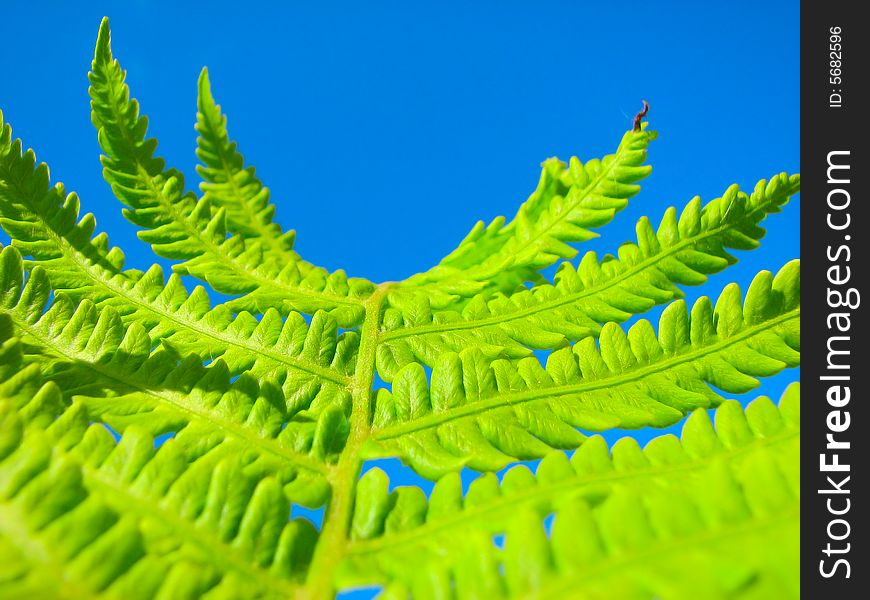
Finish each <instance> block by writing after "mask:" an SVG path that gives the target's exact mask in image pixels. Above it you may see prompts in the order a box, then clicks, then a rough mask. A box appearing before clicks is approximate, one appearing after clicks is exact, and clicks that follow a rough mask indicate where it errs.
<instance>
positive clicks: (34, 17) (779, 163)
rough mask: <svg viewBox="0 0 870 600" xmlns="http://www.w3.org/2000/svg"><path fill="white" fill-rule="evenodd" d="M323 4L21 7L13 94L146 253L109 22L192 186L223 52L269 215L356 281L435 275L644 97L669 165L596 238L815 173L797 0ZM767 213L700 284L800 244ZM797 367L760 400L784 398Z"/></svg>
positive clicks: (309, 252) (598, 244) (122, 232)
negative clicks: (135, 218) (106, 71)
mask: <svg viewBox="0 0 870 600" xmlns="http://www.w3.org/2000/svg"><path fill="white" fill-rule="evenodd" d="M265 4H266V5H268V3H265ZM314 4H315V3H305V4H304V5H303V4H302V3H286V5H282V6H281V7H280V8H278V7H277V6H278V4H277V3H274V5H273V6H270V7H268V8H266V7H265V6H261V7H251V6H245V7H244V8H241V6H242V5H241V4H235V3H233V4H230V3H221V2H216V3H209V4H208V5H207V6H208V9H207V10H203V8H202V7H204V6H206V4H203V3H183V2H171V3H170V2H146V1H138V2H136V1H134V2H125V3H100V2H89V3H88V5H87V7H82V6H75V5H72V4H66V5H61V3H59V2H57V3H54V2H48V3H44V5H43V6H35V3H30V2H27V3H25V2H18V1H12V2H6V3H4V24H5V27H4V36H5V44H4V46H5V50H4V52H2V53H0V70H2V73H3V77H2V83H0V109H2V110H3V111H4V118H5V119H6V120H7V121H9V122H11V123H12V124H13V127H15V132H16V135H18V136H21V137H22V138H23V139H24V142H25V145H27V146H30V147H33V148H34V149H35V150H36V152H37V155H38V157H39V158H40V160H44V161H46V162H47V163H48V164H49V166H50V167H51V171H52V177H53V179H54V180H62V181H64V182H65V184H66V185H67V188H68V189H71V190H76V191H77V192H79V194H80V196H81V199H82V205H83V207H84V209H85V210H86V211H91V212H93V213H94V214H95V215H96V217H97V220H98V223H99V225H100V228H101V229H105V230H107V231H109V232H110V235H111V239H112V241H113V243H114V244H117V245H119V246H121V247H122V248H123V249H124V251H125V252H126V254H127V256H128V261H129V265H130V266H136V267H140V268H141V267H147V266H148V265H149V264H150V263H151V262H153V258H152V255H151V254H150V250H149V249H148V248H147V246H145V245H144V244H143V243H142V242H140V241H139V240H138V239H137V238H136V237H135V228H134V227H133V226H132V225H130V224H128V223H127V222H126V221H125V220H124V219H123V218H122V217H121V214H120V208H119V204H118V202H117V201H116V200H115V199H114V198H113V197H112V195H111V192H110V190H109V189H108V187H107V186H106V184H105V183H104V182H103V180H102V177H101V173H100V166H99V160H98V156H99V149H98V146H97V141H96V135H95V132H94V131H93V128H92V126H91V124H90V120H89V107H88V97H87V78H86V74H87V70H88V68H89V64H90V59H91V56H92V52H93V45H94V41H95V38H96V32H97V27H98V25H99V21H100V18H101V17H102V16H103V15H104V14H107V15H109V16H110V18H111V20H112V30H113V46H114V50H115V54H116V56H117V57H118V58H119V59H120V60H121V62H122V64H123V65H124V66H125V68H127V69H128V71H129V77H128V81H129V83H130V84H131V87H132V90H133V95H134V96H135V97H137V98H138V99H139V100H140V101H141V102H142V105H143V111H144V112H145V113H146V114H148V115H149V117H150V119H151V129H150V133H151V134H152V135H156V136H157V137H158V138H159V140H160V147H159V151H160V152H161V153H162V155H163V156H165V157H166V158H167V160H168V162H169V163H170V164H172V165H174V166H176V167H178V168H180V169H182V170H183V171H185V172H186V173H187V175H188V185H189V187H193V186H195V185H196V183H197V180H196V176H195V172H194V170H193V167H194V165H195V164H196V158H195V156H194V153H193V151H194V147H195V137H196V136H195V132H194V130H193V124H194V122H195V115H196V112H195V111H196V109H195V102H196V78H197V75H198V73H199V70H200V69H201V68H202V66H204V65H207V66H208V67H209V70H210V73H211V78H212V86H213V91H214V94H215V96H216V98H217V100H218V102H219V103H221V104H222V106H223V108H224V109H225V111H226V112H227V113H228V114H229V127H230V133H231V136H232V137H233V138H234V139H236V140H238V141H239V143H240V147H241V150H242V152H243V153H244V154H245V156H246V158H247V159H248V161H249V162H250V163H251V164H254V165H256V166H257V168H258V173H259V175H260V176H261V177H262V178H263V179H264V181H265V182H266V183H267V185H269V186H270V188H271V189H272V199H273V202H274V203H275V204H277V206H278V211H277V220H278V221H279V222H280V223H281V224H282V225H283V226H284V227H286V228H293V229H296V230H297V232H298V243H297V249H298V250H299V251H300V253H302V254H303V256H305V257H306V258H307V259H308V260H311V261H313V262H315V263H317V264H321V265H323V266H325V267H327V268H330V269H336V268H344V269H345V270H346V271H347V272H348V273H349V274H350V275H353V276H364V277H368V278H372V279H375V280H394V279H400V278H404V277H407V276H409V275H411V274H413V273H415V272H417V271H420V270H424V269H426V268H428V267H429V266H431V265H432V264H434V263H436V262H437V261H438V260H439V259H440V257H441V256H443V255H444V254H446V253H447V252H449V251H450V250H451V249H452V248H453V247H454V246H455V244H456V243H457V242H458V241H459V240H460V239H461V238H462V237H463V236H464V235H465V234H466V233H467V231H468V230H469V229H470V228H471V226H472V225H473V224H474V222H475V221H476V220H477V219H480V218H483V219H486V220H489V219H491V218H492V217H495V216H497V215H499V214H505V215H507V216H511V215H512V214H513V213H514V211H515V209H516V207H517V205H518V204H519V203H520V202H521V201H523V200H524V199H525V198H526V197H527V196H528V194H529V193H531V191H532V190H533V189H534V186H535V184H536V182H537V178H538V174H539V164H540V162H541V161H542V160H544V159H545V158H547V157H549V156H559V157H560V158H563V159H567V158H568V157H570V156H571V155H577V156H579V157H580V158H581V160H586V159H588V158H592V157H596V156H600V155H602V154H605V153H608V152H610V151H612V150H613V149H614V148H615V146H616V144H617V143H618V141H619V139H620V136H621V135H622V133H623V132H624V131H625V130H626V129H628V128H629V127H630V125H631V123H630V120H631V117H632V116H633V115H634V113H635V112H636V111H637V110H638V109H639V108H640V102H641V99H646V100H648V101H649V102H650V104H651V110H650V114H649V117H648V120H649V122H650V126H651V127H652V128H654V129H656V130H658V131H659V132H660V138H659V139H658V140H657V141H655V142H654V143H653V145H652V146H651V149H650V162H651V164H653V165H654V171H653V174H652V175H651V176H650V178H649V179H648V180H646V182H644V186H643V191H642V192H641V194H640V195H639V196H637V197H636V198H634V199H633V200H632V202H631V205H630V207H629V208H628V209H626V210H625V211H624V212H623V213H621V214H620V215H619V216H618V217H617V219H616V220H615V221H614V222H613V223H612V224H611V225H610V226H608V227H607V229H606V230H605V234H604V236H603V237H602V238H601V239H600V240H596V241H594V242H591V243H588V244H586V245H584V247H583V248H582V249H594V250H597V251H599V252H602V253H605V252H611V251H615V249H616V248H617V247H618V245H619V244H620V243H621V242H623V241H625V240H627V239H630V238H632V237H633V232H634V223H635V221H636V220H637V218H638V217H640V216H641V215H648V216H650V217H651V218H652V219H653V220H654V221H657V220H658V219H659V218H660V216H661V214H662V213H663V211H664V209H665V208H666V207H667V206H668V205H671V204H676V205H678V206H681V205H682V204H684V203H685V202H687V201H688V200H689V199H690V198H691V197H692V196H693V195H695V194H699V195H701V196H702V198H704V199H705V200H709V199H712V198H714V197H716V196H718V195H720V194H721V192H722V191H724V189H725V188H726V187H727V186H728V185H730V184H731V183H739V184H741V186H744V187H751V186H752V185H754V183H755V182H756V181H757V180H758V179H760V178H766V177H768V176H770V175H771V174H774V173H777V172H779V171H789V172H798V171H799V122H798V116H799V110H800V105H799V98H798V85H799V51H798V25H799V21H798V3H797V2H757V1H756V2H729V3H695V2H691V3H690V2H663V3H657V4H656V5H655V6H653V5H652V4H651V3H648V2H647V3H642V2H621V3H615V2H613V3H601V2H596V3H591V2H588V3H587V2H551V3H546V4H544V3H532V2H525V3H521V2H500V3H498V5H496V3H494V2H479V3H476V5H475V6H473V7H470V8H468V7H466V8H463V9H462V10H460V9H459V4H458V3H453V2H444V3H439V7H438V8H434V7H432V6H428V7H425V6H422V5H415V4H412V3H384V2H374V3H366V4H368V6H367V7H365V8H364V7H363V6H362V3H350V2H347V3H341V2H331V3H328V4H323V3H321V4H320V6H319V7H315V5H314ZM496 6H498V8H496ZM769 224H770V226H771V227H770V233H769V235H768V237H767V238H766V240H765V242H764V246H763V249H762V250H761V251H756V252H754V253H752V254H751V255H747V256H745V257H744V256H741V262H740V264H739V265H738V266H736V267H734V268H732V269H730V270H728V271H726V272H725V273H724V274H720V275H717V276H714V277H712V278H711V281H710V283H709V287H706V288H705V289H704V292H705V293H706V294H709V295H715V294H718V292H719V290H721V288H722V287H723V286H724V285H725V284H726V283H728V282H729V281H738V282H739V283H740V284H741V286H742V287H743V288H744V289H745V286H746V285H747V284H748V282H749V281H750V280H751V277H752V275H753V274H754V273H755V272H757V271H758V270H760V269H765V268H766V269H771V270H774V271H775V270H776V269H778V268H779V267H781V266H782V265H783V264H784V263H785V262H787V261H788V260H789V259H791V258H793V257H796V256H798V254H799V237H798V235H799V234H798V227H799V216H798V203H797V202H794V203H792V204H791V205H790V206H789V207H787V208H786V210H785V211H784V212H783V214H781V215H777V216H775V217H774V218H773V219H771V220H770V221H769ZM0 239H3V238H0ZM697 295H698V294H697V293H696V290H689V297H690V298H695V297H697ZM795 378H797V373H788V374H787V375H785V376H784V377H782V376H781V377H777V378H774V379H773V380H771V381H770V382H768V383H765V384H764V386H763V388H762V392H764V393H768V394H770V395H772V396H774V397H776V396H778V395H779V393H780V392H781V390H782V389H783V388H784V387H785V385H786V383H787V382H788V381H790V380H792V379H795ZM388 467H389V470H390V471H392V472H393V473H392V474H394V475H396V476H397V477H399V478H400V479H402V480H406V478H405V474H404V471H402V470H401V469H400V468H399V467H397V466H396V465H394V464H390V465H388Z"/></svg>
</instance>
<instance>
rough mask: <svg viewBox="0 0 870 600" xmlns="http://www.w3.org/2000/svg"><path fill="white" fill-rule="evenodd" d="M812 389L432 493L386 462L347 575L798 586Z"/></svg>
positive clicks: (632, 589)
mask: <svg viewBox="0 0 870 600" xmlns="http://www.w3.org/2000/svg"><path fill="white" fill-rule="evenodd" d="M799 396H800V388H799V386H798V385H796V384H795V385H793V386H792V387H790V388H789V389H788V390H787V391H786V393H785V394H784V395H783V398H782V400H781V401H780V405H779V408H778V409H777V408H776V407H775V406H774V405H773V403H772V402H771V401H770V400H769V399H768V398H766V397H761V398H758V399H757V400H755V401H754V402H752V403H751V404H750V405H749V406H748V407H747V409H746V412H745V414H744V412H743V410H742V409H741V408H740V405H739V404H738V403H737V402H734V401H728V402H727V403H725V404H723V405H722V406H720V407H719V409H718V410H717V411H716V419H715V420H716V428H715V431H714V429H713V426H712V424H711V422H710V419H709V417H708V416H707V413H706V412H705V411H703V410H698V411H696V412H694V413H693V414H692V416H691V418H689V420H688V421H687V422H686V425H685V427H684V429H683V435H682V439H677V438H676V437H674V436H671V435H668V436H663V437H659V438H656V439H654V440H653V441H651V442H650V443H649V444H648V445H647V446H646V448H644V449H643V450H641V448H640V447H639V446H638V444H637V442H636V441H635V440H634V439H633V438H623V439H622V440H620V441H619V442H617V443H616V444H615V445H614V446H613V448H612V449H611V451H610V453H608V449H607V446H606V445H605V443H604V442H603V440H602V439H601V438H600V437H594V438H591V439H589V440H588V441H587V442H586V443H585V444H584V445H583V446H581V447H580V449H579V450H577V452H575V453H574V455H573V456H572V457H571V459H570V460H569V459H568V458H567V457H566V455H565V454H563V453H561V452H554V453H551V454H548V455H547V456H546V458H545V459H544V460H543V461H542V462H541V463H540V465H539V466H538V469H537V473H536V474H535V475H532V473H531V471H529V470H528V469H527V468H526V467H525V466H518V467H514V468H513V469H512V470H510V471H508V472H507V473H506V474H505V475H504V477H503V479H502V480H501V481H499V480H498V479H497V478H496V477H495V476H494V475H492V474H489V475H485V476H482V477H480V478H478V479H476V480H475V481H474V482H473V483H472V484H471V487H470V488H469V489H468V493H467V494H466V495H465V497H463V496H462V487H461V484H460V481H459V476H458V475H456V474H453V475H449V476H446V477H445V478H444V479H441V480H439V481H438V483H437V484H436V486H435V490H434V491H433V493H432V496H431V500H430V501H428V502H427V500H426V498H425V496H424V495H423V494H422V493H421V492H420V491H419V489H417V488H414V487H398V488H396V489H395V490H393V491H392V492H390V491H388V481H387V479H386V475H385V474H384V473H383V472H382V471H380V470H378V469H374V470H372V471H369V472H368V473H367V474H366V475H365V476H363V479H362V481H361V482H360V486H359V492H358V494H359V495H358V498H357V503H356V509H355V512H354V518H353V527H352V530H351V531H352V535H353V537H354V542H353V543H352V545H351V550H350V551H349V553H348V559H347V561H346V563H345V564H344V565H343V568H342V577H343V578H344V580H345V582H346V583H347V584H354V585H372V584H375V583H377V584H384V585H386V584H389V586H388V588H387V591H386V593H385V594H384V596H385V597H387V598H391V597H405V596H406V595H407V594H408V593H409V592H410V594H411V596H412V597H414V598H437V597H442V595H447V596H449V597H457V598H464V597H477V596H485V597H488V598H498V597H564V596H565V595H566V594H568V593H570V594H571V595H573V596H577V597H584V598H651V597H662V598H690V597H691V598H695V597H703V598H718V597H735V598H737V597H740V598H743V597H753V598H762V597H767V598H786V597H795V598H796V597H798V596H799V590H798V588H797V582H798V581H799V577H798V571H797V568H798V560H797V556H796V555H795V554H796V551H797V548H798V547H799V545H798V544H797V539H798V537H799V531H800V504H799V501H798V494H799V491H800V479H799V478H800V474H799V465H800V462H799V460H798V456H799V452H800V397H799ZM712 497H715V498H716V501H715V502H710V501H709V499H710V498H712ZM548 515H549V516H552V515H554V516H555V519H554V521H553V523H552V531H551V532H547V531H546V530H545V527H544V526H543V525H542V521H543V520H544V518H545V517H547V516H548ZM501 538H504V547H503V549H500V548H498V547H497V546H496V545H495V544H494V542H493V540H494V539H495V540H499V539H501ZM774 542H776V543H777V546H776V547H777V548H778V549H779V551H777V552H768V551H766V549H765V548H764V547H763V546H764V545H766V544H771V543H774ZM408 556H414V562H415V565H416V568H415V569H408V568H407V560H408ZM454 585H455V587H454ZM451 590H454V591H453V592H451Z"/></svg>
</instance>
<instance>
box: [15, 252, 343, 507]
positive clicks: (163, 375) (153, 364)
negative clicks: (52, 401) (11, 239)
mask: <svg viewBox="0 0 870 600" xmlns="http://www.w3.org/2000/svg"><path fill="white" fill-rule="evenodd" d="M16 272H17V273H18V277H17V278H15V277H12V276H11V274H12V273H16ZM0 284H2V285H0V300H2V302H0V316H2V317H4V318H5V319H6V320H7V321H8V322H9V323H10V327H11V328H12V329H13V330H14V331H15V333H16V335H18V336H20V337H21V344H20V345H21V347H22V349H23V352H24V353H25V364H28V365H30V367H36V366H37V365H39V366H41V367H42V369H43V370H44V372H45V378H46V380H50V381H52V382H54V383H56V384H57V385H58V386H60V389H62V390H63V395H64V398H65V399H66V401H67V402H69V401H71V400H72V399H73V398H75V399H76V401H78V402H79V403H80V404H81V405H82V406H84V407H85V408H86V409H87V410H88V412H89V414H90V416H91V418H92V419H97V420H100V421H101V422H104V423H107V424H109V425H110V426H112V427H113V428H114V429H116V430H118V431H124V430H126V429H127V428H128V427H130V426H131V425H135V426H137V427H139V428H140V429H143V430H147V431H148V432H149V434H151V435H160V434H163V433H167V432H177V431H180V430H182V429H185V428H191V429H194V430H197V431H199V432H201V433H204V432H207V431H219V432H221V433H220V437H221V438H222V439H226V440H228V442H227V444H234V445H235V446H236V447H237V448H238V449H239V450H240V451H241V450H243V449H244V450H247V451H248V452H251V451H253V452H254V453H255V454H256V455H257V456H259V457H260V459H258V460H259V461H260V463H262V467H263V468H268V469H269V470H270V471H271V472H278V471H281V472H284V473H285V474H286V475H289V474H293V475H294V476H295V477H296V481H295V482H294V485H293V486H292V488H293V489H294V496H293V497H292V499H293V500H294V501H295V502H298V503H300V504H304V505H306V506H315V507H316V506H319V505H321V504H322V503H323V501H324V500H325V498H326V496H327V495H328V486H327V484H326V482H325V480H324V479H323V477H322V476H323V475H324V474H325V473H326V472H327V468H326V464H325V463H326V462H329V461H332V462H334V460H335V458H336V455H337V453H338V452H340V451H341V448H342V445H343V443H344V440H345V438H346V436H347V430H348V419H347V415H348V414H349V413H350V402H351V400H350V393H349V392H348V391H347V390H346V389H345V388H344V387H342V386H339V385H336V384H331V383H328V382H325V381H322V380H320V379H319V378H318V377H316V376H314V375H311V374H308V375H304V376H303V375H299V374H297V375H290V376H288V377H287V378H286V379H277V380H274V379H270V378H266V377H261V378H260V379H259V381H258V379H257V378H255V377H254V376H252V375H251V374H250V373H244V374H242V375H241V376H240V377H238V378H237V379H235V380H233V379H232V378H231V372H230V370H229V369H228V368H227V365H226V363H225V362H224V361H223V360H222V359H218V360H216V361H214V363H212V364H211V365H209V366H208V367H205V366H204V365H203V359H202V358H201V357H200V356H198V355H189V356H184V357H179V355H178V354H177V353H176V352H174V351H173V350H172V347H171V346H168V347H167V346H164V347H163V348H160V349H158V350H157V351H155V352H152V351H151V347H152V342H151V339H150V338H149V336H148V334H147V332H145V330H144V329H143V328H142V327H141V326H140V325H138V324H133V325H132V326H130V327H129V328H125V327H124V326H123V325H122V323H121V319H120V318H119V316H118V314H117V312H116V311H115V310H114V309H113V308H111V307H106V308H103V309H102V310H97V309H96V308H95V307H94V305H93V303H91V302H90V301H88V300H84V301H82V302H81V303H79V304H78V305H76V304H74V303H73V302H72V301H70V300H69V298H67V297H66V296H64V295H62V294H61V295H58V296H57V297H56V298H55V299H54V300H53V301H52V302H51V303H49V302H48V292H49V288H48V285H47V280H46V278H45V275H44V273H43V271H42V269H41V268H40V267H36V268H34V270H33V271H32V273H31V275H30V277H29V279H28V280H27V283H26V284H24V285H22V271H21V262H20V258H18V256H17V252H16V251H15V249H14V248H6V249H4V250H3V251H2V252H0ZM309 333H310V332H309ZM312 347H314V346H312V345H311V344H309V352H311V351H312V350H311V348H312ZM300 349H301V350H302V351H303V352H304V351H305V350H304V347H303V348H300ZM340 355H341V353H340V352H339V356H340ZM191 439H194V438H191ZM288 489H289V488H288Z"/></svg>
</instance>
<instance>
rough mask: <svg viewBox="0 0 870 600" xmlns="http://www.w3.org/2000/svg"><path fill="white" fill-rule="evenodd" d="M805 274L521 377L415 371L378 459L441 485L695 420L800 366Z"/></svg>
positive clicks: (399, 378)
mask: <svg viewBox="0 0 870 600" xmlns="http://www.w3.org/2000/svg"><path fill="white" fill-rule="evenodd" d="M799 350H800V263H799V261H793V262H791V263H789V264H787V265H786V266H785V267H783V268H782V270H781V271H780V272H779V273H778V274H777V275H776V277H774V276H773V275H772V274H771V273H770V272H767V271H764V272H762V273H759V274H758V276H756V278H755V279H754V280H753V282H752V284H751V285H750V286H749V289H748V291H747V293H746V299H745V301H744V303H743V305H742V306H741V297H740V289H739V288H738V287H737V285H736V284H731V285H729V286H728V287H726V288H725V290H724V291H723V292H722V295H721V296H720V297H719V299H718V301H717V302H716V305H715V308H714V306H713V304H712V303H711V302H710V300H709V299H708V298H701V299H700V300H699V301H698V302H696V303H695V305H694V307H693V308H692V310H691V313H690V312H689V310H688V308H687V307H686V304H685V302H683V301H682V300H678V301H675V302H674V303H672V304H671V305H670V306H668V307H667V308H666V309H665V311H664V312H663V313H662V317H661V320H660V321H659V326H658V337H656V332H655V330H654V329H653V327H652V325H651V324H650V323H649V322H648V321H645V320H642V321H639V322H638V323H636V324H635V325H634V326H632V327H631V329H630V330H629V331H628V333H627V334H626V333H625V332H624V331H623V330H622V329H621V328H620V327H619V326H618V325H616V324H614V323H608V324H606V325H605V326H604V328H603V329H602V331H601V336H600V342H599V345H598V346H596V344H595V341H594V339H593V338H586V339H585V340H584V341H582V342H579V343H578V344H576V345H575V346H573V348H563V349H561V350H558V351H556V352H554V353H552V354H551V355H550V357H549V359H548V360H547V365H546V368H544V367H542V366H541V364H540V363H539V362H538V360H537V359H536V358H534V357H529V358H525V359H523V360H521V361H519V363H517V364H516V365H514V364H512V363H511V362H509V361H507V360H496V361H494V362H490V361H489V360H487V358H486V356H485V355H484V354H483V353H482V352H481V351H480V350H479V349H478V348H476V347H470V348H467V349H465V350H462V351H461V352H459V353H458V354H457V353H450V352H447V353H444V354H442V355H441V357H440V358H439V359H438V362H436V363H435V366H434V367H433V369H432V377H431V382H430V383H429V385H427V381H426V374H425V372H424V370H423V368H422V367H421V366H420V365H419V364H417V363H411V364H409V365H407V366H406V367H404V368H403V369H402V370H400V371H399V373H398V374H397V375H396V378H395V380H394V381H393V391H392V392H389V391H387V390H380V391H379V392H378V395H377V397H376V400H375V413H374V422H373V423H374V427H373V432H372V438H371V441H370V443H369V445H368V448H367V456H368V457H369V458H375V457H380V456H400V457H402V458H403V459H405V460H406V461H408V462H409V463H410V464H411V465H412V466H413V467H414V469H415V470H417V471H418V472H419V473H421V474H422V475H424V476H426V477H429V478H432V477H439V476H441V475H443V474H444V473H445V472H446V471H450V470H454V469H457V468H459V467H461V466H463V465H467V466H469V467H471V468H474V469H478V470H483V471H490V470H498V469H500V468H502V467H503V466H504V465H505V464H507V463H508V462H510V461H512V460H517V459H529V458H538V457H540V456H542V455H544V454H545V453H546V452H547V451H549V449H550V448H575V447H577V446H578V445H580V444H581V443H582V441H583V436H582V435H581V434H580V433H579V432H577V430H576V429H575V428H576V427H579V428H581V429H588V430H593V431H601V430H604V429H610V428H613V427H623V428H637V427H644V426H654V427H664V426H667V425H671V424H673V423H675V422H677V421H678V420H679V419H680V418H681V417H682V416H683V415H684V414H685V413H687V412H689V411H692V410H694V409H696V408H706V407H709V406H716V405H718V404H719V403H720V402H721V400H722V398H721V397H720V396H719V395H718V394H717V393H716V392H715V391H713V389H712V388H710V387H709V386H708V385H707V384H708V383H709V384H711V385H713V386H715V387H716V388H718V389H720V390H722V391H724V392H726V393H736V394H739V393H745V392H748V391H750V390H752V389H754V388H755V387H757V385H758V380H757V379H756V378H755V377H767V376H771V375H775V374H776V373H779V372H780V371H781V370H782V369H784V368H786V367H794V366H797V365H798V364H799V361H800V354H799Z"/></svg>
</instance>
